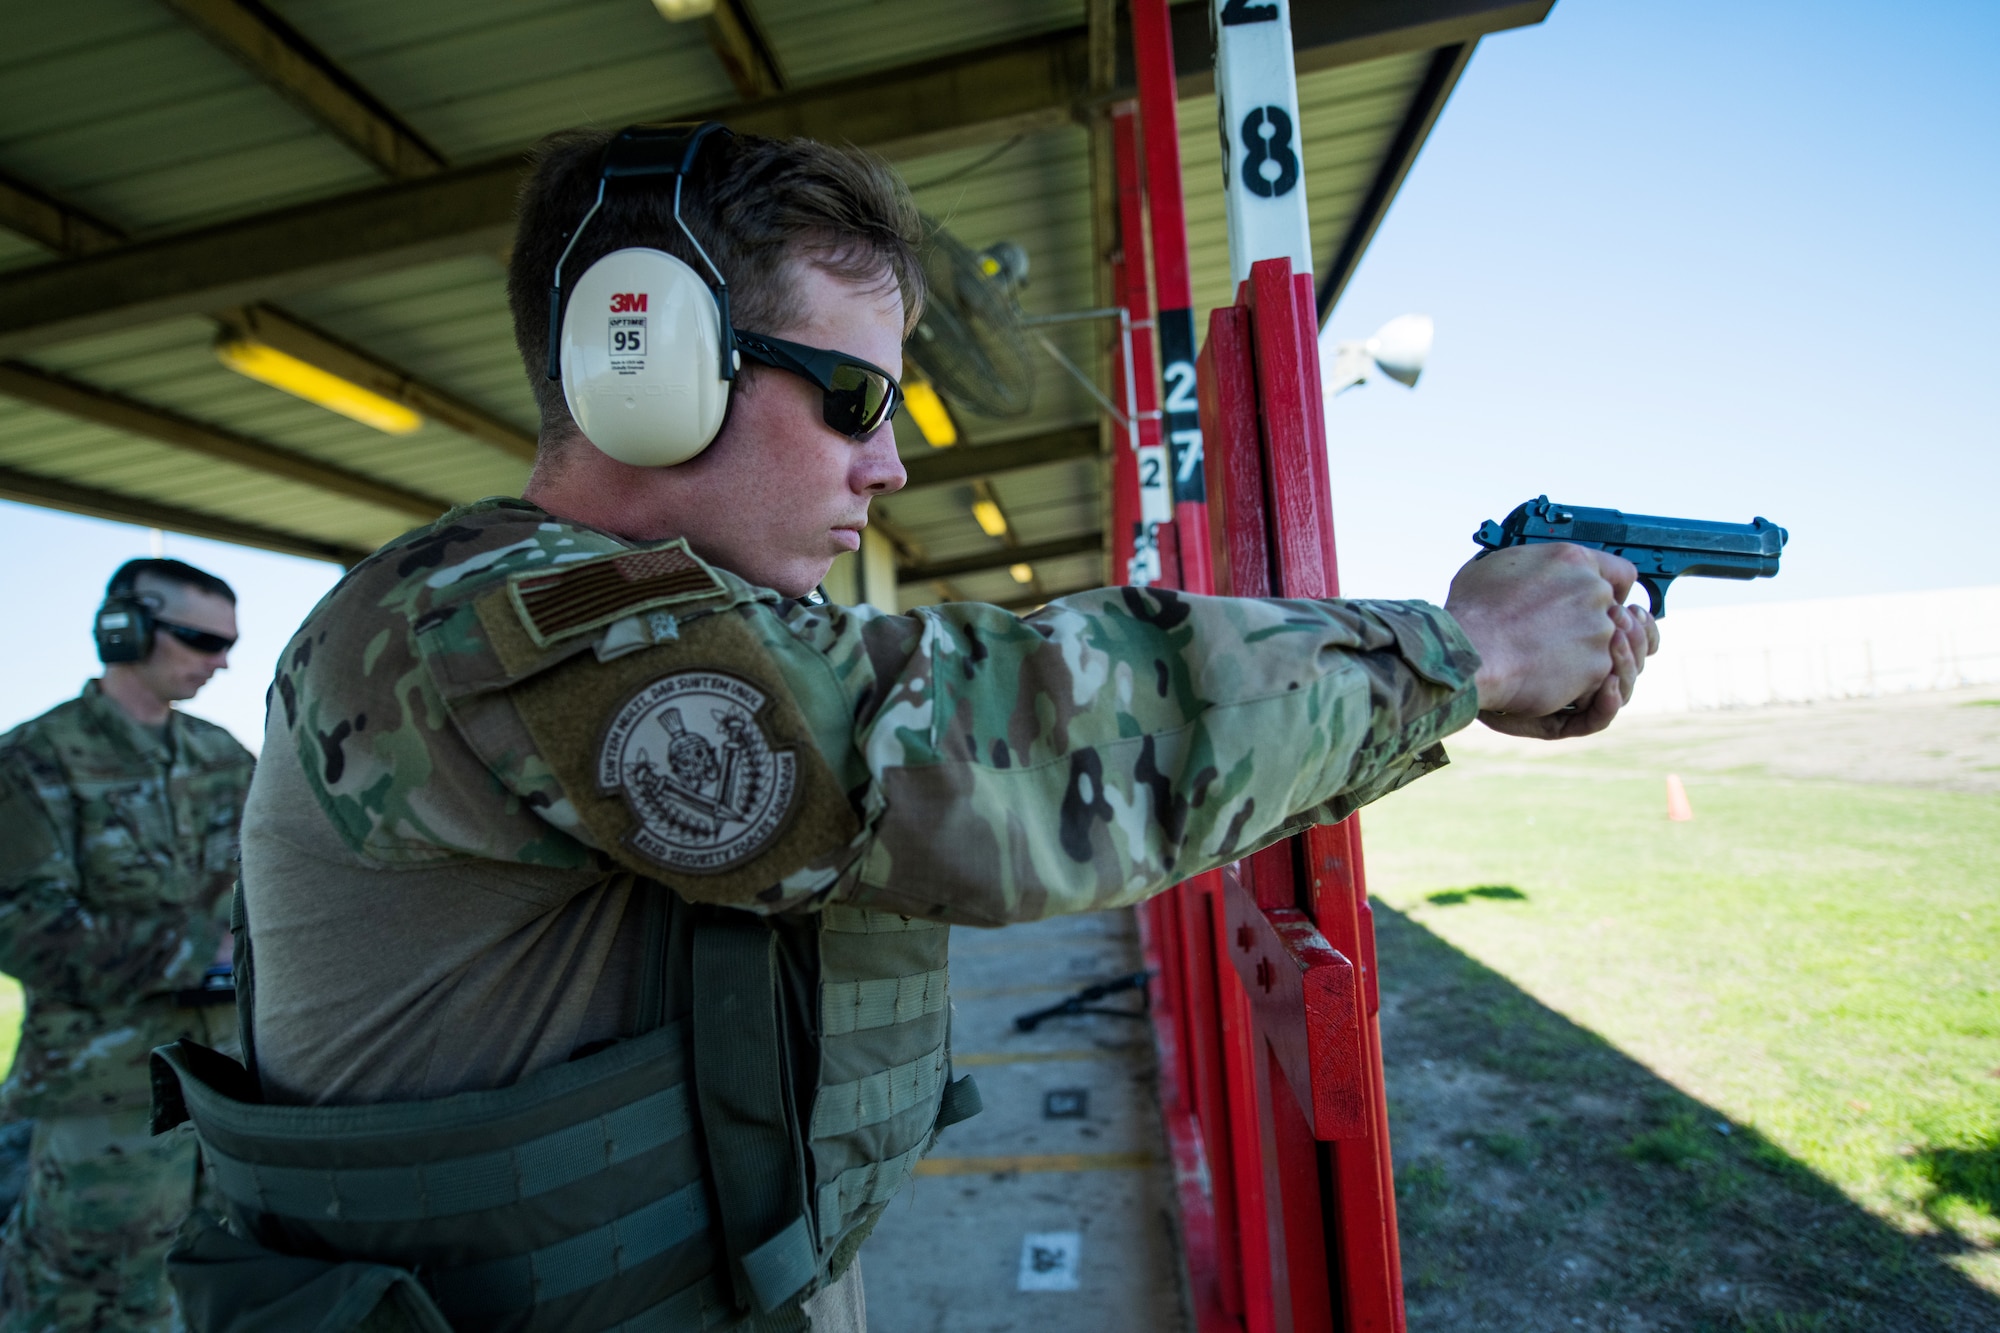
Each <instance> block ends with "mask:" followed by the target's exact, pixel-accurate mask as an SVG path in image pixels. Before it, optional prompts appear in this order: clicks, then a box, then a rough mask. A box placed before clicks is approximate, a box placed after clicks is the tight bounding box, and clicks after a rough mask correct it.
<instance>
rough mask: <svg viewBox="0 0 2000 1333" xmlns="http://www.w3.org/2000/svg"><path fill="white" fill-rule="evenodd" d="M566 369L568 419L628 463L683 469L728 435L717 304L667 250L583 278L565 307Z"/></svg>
mask: <svg viewBox="0 0 2000 1333" xmlns="http://www.w3.org/2000/svg"><path fill="white" fill-rule="evenodd" d="M561 364H562V384H563V400H564V401H565V402H567V403H568V404H569V411H570V415H571V416H572V417H574V418H576V424H577V425H578V426H580V427H582V429H583V433H584V435H585V436H586V437H588V438H589V440H590V442H591V443H592V444H594V445H596V446H597V447H598V448H599V449H601V450H603V451H604V452H605V453H606V454H608V455H610V456H611V457H612V458H615V459H617V460H618V461H619V462H621V463H631V464H634V465H635V466H638V467H671V466H672V465H674V464H675V463H684V462H686V461H687V460H688V459H690V458H693V457H694V456H695V455H696V454H698V453H700V452H701V451H702V450H703V449H705V448H707V447H708V443H709V441H710V440H713V439H714V438H715V433H716V432H717V431H718V430H720V429H722V418H723V414H724V412H725V410H726V409H727V408H728V406H729V381H727V380H725V379H723V378H722V332H721V318H720V315H719V314H718V312H717V310H716V304H715V297H714V294H713V293H711V292H710V291H709V288H708V284H707V283H705V282H703V281H702V280H701V279H700V278H699V277H698V276H696V274H695V271H694V270H693V269H691V268H689V267H688V266H687V265H686V264H684V263H682V262H681V261H680V260H678V259H676V258H674V257H673V256H672V255H670V254H667V253H666V252H665V251H662V250H647V249H627V250H614V251H613V252H612V253H610V254H608V255H606V256H604V258H602V259H600V260H598V261H597V262H596V263H595V264H592V265H591V266H590V267H589V268H588V269H587V270H585V272H584V274H583V276H582V277H581V278H579V279H578V280H577V282H576V286H575V287H574V288H573V289H572V290H571V292H570V296H569V303H568V305H567V306H566V307H565V308H564V314H563V326H562V361H561Z"/></svg>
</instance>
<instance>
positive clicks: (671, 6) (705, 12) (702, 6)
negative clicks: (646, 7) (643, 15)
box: [653, 0, 715, 23]
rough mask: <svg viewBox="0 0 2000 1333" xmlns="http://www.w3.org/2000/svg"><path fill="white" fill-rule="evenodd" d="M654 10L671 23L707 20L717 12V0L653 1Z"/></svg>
mask: <svg viewBox="0 0 2000 1333" xmlns="http://www.w3.org/2000/svg"><path fill="white" fill-rule="evenodd" d="M653 8H655V9H657V10H659V11H660V17H661V18H663V19H665V20H666V21H667V22H669V23H686V22H687V21H688V20H689V19H705V18H707V17H708V16H709V15H710V14H713V13H714V12H715V0H653Z"/></svg>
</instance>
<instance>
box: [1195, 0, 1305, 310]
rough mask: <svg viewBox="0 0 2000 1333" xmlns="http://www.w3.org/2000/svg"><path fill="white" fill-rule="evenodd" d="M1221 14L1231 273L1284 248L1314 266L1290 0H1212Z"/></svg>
mask: <svg viewBox="0 0 2000 1333" xmlns="http://www.w3.org/2000/svg"><path fill="white" fill-rule="evenodd" d="M1209 3H1210V4H1211V5H1212V6H1214V19H1215V34H1216V39H1215V87H1216V92H1217V94H1218V96H1219V97H1220V99H1221V105H1220V107H1219V108H1218V114H1219V115H1220V116H1221V120H1222V123H1221V126H1220V128H1221V131H1222V151H1223V176H1224V178H1225V180H1226V182H1227V185H1228V192H1229V195H1228V197H1229V272H1230V274H1231V281H1232V284H1233V283H1240V282H1242V281H1243V280H1244V279H1246V278H1248V277H1249V276H1250V265H1251V264H1253V263H1255V262H1256V261H1257V260H1259V259H1276V258H1277V257H1279V256H1280V255H1283V256H1286V257H1288V258H1290V259H1291V261H1292V272H1294V273H1311V272H1313V271H1314V269H1313V258H1312V221H1311V219H1310V218H1309V217H1308V216H1307V214H1306V175H1305V158H1304V153H1305V150H1304V148H1303V147H1302V145H1301V142H1300V125H1299V83H1298V77H1297V75H1296V73H1295V72H1294V70H1293V68H1292V7H1291V5H1290V3H1289V2H1288V0H1266V3H1253V2H1252V0H1209Z"/></svg>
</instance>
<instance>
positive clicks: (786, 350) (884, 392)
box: [736, 329, 903, 440]
mask: <svg viewBox="0 0 2000 1333" xmlns="http://www.w3.org/2000/svg"><path fill="white" fill-rule="evenodd" d="M736 348H737V350H738V351H740V352H742V353H743V359H744V360H746V361H755V362H757V363H758V364H759V365H765V366H770V367H772V368H773V369H775V370H785V371H790V372H791V373H792V374H794V375H800V376H803V377H804V378H806V379H809V380H811V381H812V382H813V383H814V384H817V385H819V389H820V408H819V414H820V417H821V419H822V420H824V421H825V422H826V424H827V426H828V427H829V428H830V429H833V430H837V431H839V432H840V433H841V434H842V435H845V436H847V437H848V438H849V439H851V440H859V439H865V438H866V437H867V436H869V435H871V434H873V433H874V432H875V431H876V430H877V429H879V428H880V427H881V426H882V424H883V423H884V422H886V421H888V420H889V419H890V418H892V417H894V416H895V415H896V409H897V408H899V407H901V406H902V405H903V388H902V386H901V385H899V384H897V383H896V377H895V376H894V375H891V374H890V373H889V372H888V371H886V370H884V369H882V367H880V366H874V365H870V364H869V363H868V362H866V361H863V360H862V359H861V358H860V357H858V356H849V355H847V353H845V352H829V351H827V350H826V349H825V348H822V347H808V346H806V345H805V344H804V343H795V342H789V341H787V340H786V339H784V338H773V337H770V336H768V335H767V334H762V333H745V332H743V331H742V330H741V329H739V330H737V332H736Z"/></svg>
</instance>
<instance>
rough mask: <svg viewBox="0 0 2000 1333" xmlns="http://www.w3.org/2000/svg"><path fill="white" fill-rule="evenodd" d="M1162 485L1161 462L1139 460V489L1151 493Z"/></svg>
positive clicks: (1148, 459)
mask: <svg viewBox="0 0 2000 1333" xmlns="http://www.w3.org/2000/svg"><path fill="white" fill-rule="evenodd" d="M1159 484H1160V460H1159V459H1157V458H1142V459H1140V460H1139V489H1140V490H1142V491H1149V490H1151V489H1153V488H1154V487H1155V486H1158V485H1159Z"/></svg>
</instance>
